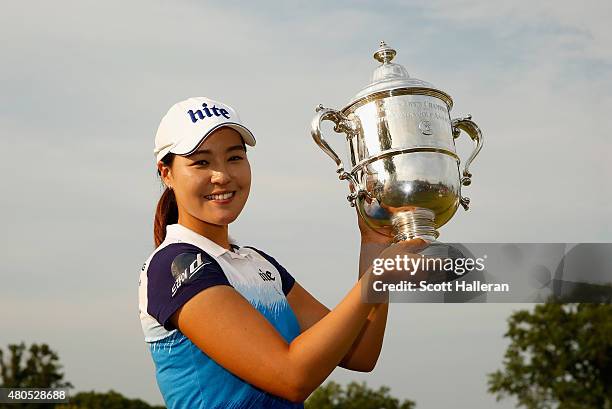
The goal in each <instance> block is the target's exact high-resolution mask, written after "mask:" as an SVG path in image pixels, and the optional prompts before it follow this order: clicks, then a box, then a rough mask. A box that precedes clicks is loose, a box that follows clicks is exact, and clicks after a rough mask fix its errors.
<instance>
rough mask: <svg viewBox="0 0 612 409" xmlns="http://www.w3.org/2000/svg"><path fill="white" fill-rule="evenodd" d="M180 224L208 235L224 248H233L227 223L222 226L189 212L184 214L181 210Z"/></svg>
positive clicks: (205, 235)
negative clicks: (207, 221)
mask: <svg viewBox="0 0 612 409" xmlns="http://www.w3.org/2000/svg"><path fill="white" fill-rule="evenodd" d="M178 224H180V225H183V226H185V227H187V228H188V229H190V230H193V231H195V232H196V233H198V234H200V235H202V236H204V237H206V238H207V239H209V240H211V241H214V242H215V243H217V244H218V245H219V246H221V247H223V248H224V249H227V250H230V249H231V247H230V244H229V236H228V231H227V225H224V226H220V225H217V224H211V223H206V222H204V221H202V220H200V219H198V218H195V217H193V216H191V215H189V214H187V216H184V212H181V213H180V214H179V218H178Z"/></svg>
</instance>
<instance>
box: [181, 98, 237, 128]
mask: <svg viewBox="0 0 612 409" xmlns="http://www.w3.org/2000/svg"><path fill="white" fill-rule="evenodd" d="M202 111H203V112H202ZM187 113H188V114H189V117H190V118H191V122H193V123H194V124H195V123H196V122H198V119H204V115H206V116H207V117H208V118H210V117H213V116H222V117H224V118H225V119H230V115H229V112H227V110H226V109H223V108H221V109H219V108H217V107H216V106H215V105H213V106H212V108H208V104H206V102H204V103H203V104H202V109H196V110H195V111H194V110H193V109H190V110H189V111H187ZM196 115H197V117H196Z"/></svg>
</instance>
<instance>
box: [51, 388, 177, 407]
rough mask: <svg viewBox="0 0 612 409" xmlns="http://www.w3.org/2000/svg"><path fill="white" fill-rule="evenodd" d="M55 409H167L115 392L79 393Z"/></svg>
mask: <svg viewBox="0 0 612 409" xmlns="http://www.w3.org/2000/svg"><path fill="white" fill-rule="evenodd" d="M55 409H165V407H164V406H151V405H149V404H148V403H146V402H144V401H142V400H140V399H128V398H126V397H125V396H123V395H121V394H119V393H117V392H115V391H113V390H112V389H111V390H110V391H108V392H106V393H98V392H94V391H91V392H79V393H77V394H76V395H74V396H70V403H69V404H65V405H57V406H55Z"/></svg>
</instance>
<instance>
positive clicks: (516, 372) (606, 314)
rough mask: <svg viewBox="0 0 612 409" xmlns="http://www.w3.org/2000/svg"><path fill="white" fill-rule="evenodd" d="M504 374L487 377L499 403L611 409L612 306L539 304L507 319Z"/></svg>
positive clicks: (531, 407)
mask: <svg viewBox="0 0 612 409" xmlns="http://www.w3.org/2000/svg"><path fill="white" fill-rule="evenodd" d="M505 337H507V338H509V339H510V340H511V343H510V346H509V347H508V349H507V350H506V353H505V356H504V361H503V365H504V369H503V371H502V370H498V371H496V372H494V373H492V374H489V375H488V385H489V392H491V393H494V394H496V398H497V400H500V399H503V398H504V397H506V396H508V395H512V396H514V397H516V398H517V400H518V403H519V405H521V406H523V407H525V408H528V409H550V408H558V409H574V408H581V409H590V408H593V409H595V408H598V409H602V408H603V409H605V408H608V409H611V408H612V305H609V304H559V303H548V304H541V305H537V306H536V307H535V309H534V311H533V312H529V311H517V312H515V313H514V314H512V316H511V317H510V318H509V319H508V331H507V332H506V334H505Z"/></svg>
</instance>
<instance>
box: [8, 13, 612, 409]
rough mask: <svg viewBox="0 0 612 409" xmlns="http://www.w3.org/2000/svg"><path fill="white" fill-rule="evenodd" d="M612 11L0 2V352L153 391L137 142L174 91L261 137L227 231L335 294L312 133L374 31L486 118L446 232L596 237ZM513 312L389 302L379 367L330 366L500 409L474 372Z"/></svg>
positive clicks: (345, 220)
mask: <svg viewBox="0 0 612 409" xmlns="http://www.w3.org/2000/svg"><path fill="white" fill-rule="evenodd" d="M611 14H612V10H611V6H610V5H609V4H607V3H606V2H587V3H586V4H575V3H573V2H550V1H549V2H537V4H536V3H534V2H527V1H515V2H511V3H508V4H506V3H502V2H485V1H457V2H448V1H414V2H399V1H377V2H364V1H362V2H346V1H345V2H333V3H330V2H321V1H311V2H308V3H304V2H257V3H253V2H244V3H243V2H222V3H215V2H197V1H183V2H173V3H169V2H161V1H152V2H144V1H133V2H129V3H127V2H113V1H109V2H103V3H102V2H93V1H56V2H52V3H50V2H42V1H34V2H28V3H11V4H10V6H7V7H5V8H4V10H3V13H2V15H0V47H1V49H2V64H0V84H1V86H2V96H1V97H0V130H1V135H2V141H3V145H4V147H5V151H4V152H5V154H4V155H3V159H4V160H2V161H1V162H0V170H1V171H2V174H3V175H5V178H4V180H3V182H4V184H3V188H4V193H3V195H2V201H1V202H0V207H1V209H2V211H3V213H4V214H5V215H6V216H5V220H4V224H3V232H4V234H3V235H2V238H1V239H0V240H2V246H1V248H2V250H1V253H0V256H1V260H2V265H3V268H2V270H0V274H1V275H2V278H3V282H4V283H8V284H9V285H6V284H5V285H4V286H2V288H0V307H1V308H2V309H3V310H4V311H10V312H11V313H10V314H8V316H7V318H6V320H5V323H4V328H5V330H4V331H2V332H1V333H0V345H6V344H8V343H9V342H18V341H20V340H24V341H26V342H48V343H49V344H50V345H51V346H52V347H53V348H54V349H56V350H57V351H58V352H59V354H60V357H61V358H62V361H63V362H64V364H65V369H66V373H67V377H68V378H69V379H70V380H71V381H72V382H73V383H74V385H75V386H76V388H77V389H78V390H84V389H92V388H95V389H97V390H107V389H109V388H114V389H116V390H119V391H120V392H122V393H124V394H126V395H128V396H133V397H140V398H143V399H146V400H148V401H150V402H160V401H161V397H160V395H159V392H158V391H157V388H156V385H155V379H154V373H153V367H152V362H151V361H150V358H149V356H148V355H147V352H146V349H145V347H144V343H143V342H142V334H141V330H140V324H139V321H138V315H137V300H136V291H137V281H138V272H139V269H140V266H141V265H142V262H143V261H144V260H145V259H146V258H147V257H148V255H149V254H150V252H151V251H152V218H153V211H154V208H155V204H156V201H157V198H158V196H159V193H160V185H159V181H158V180H157V179H156V174H155V164H154V159H153V152H152V151H153V137H154V133H155V130H156V128H157V125H158V124H159V120H160V119H161V117H162V116H163V114H164V113H165V112H166V110H167V109H168V108H169V107H170V106H171V105H172V104H173V103H174V102H176V101H179V100H182V99H184V98H186V97H189V96H197V95H206V96H209V97H212V98H216V99H219V100H221V101H225V102H227V103H229V104H231V105H233V106H235V107H236V108H237V109H238V110H239V112H240V113H241V116H242V118H243V119H244V120H245V121H246V122H247V123H249V124H251V127H252V128H253V130H254V131H255V133H256V136H257V140H258V145H257V147H256V148H255V149H253V150H252V151H251V152H250V159H251V162H252V166H253V174H254V179H253V188H252V193H251V197H250V199H249V203H248V204H247V207H246V209H245V211H244V213H243V214H242V215H241V217H240V219H239V220H238V221H237V222H236V223H235V226H232V229H231V233H232V235H233V236H235V237H236V238H237V239H238V240H239V241H241V242H242V243H244V244H253V245H256V246H258V247H259V248H262V249H264V250H265V251H267V252H268V253H270V254H273V255H274V256H275V257H276V258H277V259H278V260H280V261H281V262H282V263H283V264H285V265H286V267H288V268H289V270H290V271H292V273H293V274H294V276H296V278H297V279H298V280H299V281H300V282H301V283H302V284H303V285H304V286H305V287H306V288H308V289H309V291H310V292H311V293H313V294H315V295H316V296H317V297H319V298H320V299H321V300H322V301H323V302H325V303H326V304H327V305H328V306H333V305H335V304H336V303H337V302H338V301H339V300H340V299H341V297H342V296H343V295H344V294H345V292H346V291H347V290H348V289H349V288H350V287H351V285H352V282H353V281H354V279H355V276H356V267H357V255H358V231H357V227H356V223H355V215H354V213H353V212H354V211H353V210H352V209H351V208H349V207H348V205H347V203H346V201H345V196H346V193H347V187H346V186H345V185H344V184H343V183H342V182H340V181H338V180H337V179H336V175H335V172H334V166H333V163H332V162H331V160H329V158H327V157H326V156H325V155H324V154H323V153H322V152H321V151H320V150H319V149H318V148H317V147H316V146H315V145H314V143H313V142H312V140H311V138H310V136H309V132H308V127H309V124H310V120H311V118H312V116H313V114H314V108H315V106H316V105H317V104H319V103H323V104H325V105H326V106H331V107H336V108H340V107H342V106H343V105H344V104H346V103H347V102H348V101H349V100H350V99H351V98H352V97H353V96H354V95H355V94H356V93H357V92H358V91H359V90H360V89H361V88H362V87H364V86H365V85H367V83H368V82H369V77H370V75H371V73H372V70H373V69H374V68H375V67H376V64H375V61H374V60H373V59H372V58H371V55H372V53H373V51H374V50H375V49H376V47H377V45H378V42H379V41H380V40H382V39H384V40H386V41H387V43H388V44H390V45H391V46H393V47H394V48H396V49H397V51H398V55H397V58H396V61H397V62H398V63H400V64H403V65H404V66H405V67H406V68H407V70H408V72H409V73H410V74H411V75H412V76H415V77H418V78H421V79H423V80H426V81H429V82H432V83H434V84H435V85H437V86H438V87H440V88H441V89H443V90H446V91H447V92H448V93H449V94H451V95H452V96H453V98H454V100H455V107H454V109H453V111H452V116H453V117H457V116H461V115H464V114H466V113H468V112H469V113H472V114H473V116H474V119H475V120H476V121H477V122H478V123H479V124H480V125H481V127H482V129H483V130H484V132H485V137H486V145H485V148H484V149H483V150H482V152H481V154H480V155H479V157H478V158H477V159H476V161H475V162H474V163H473V165H472V167H471V170H472V173H473V174H474V177H473V183H472V186H470V187H469V188H468V189H466V192H465V193H466V194H467V195H468V196H469V197H470V198H471V199H472V206H471V209H470V211H469V212H463V210H462V209H460V210H459V211H458V213H457V215H456V216H455V218H453V220H452V221H451V222H450V223H449V224H448V225H447V226H445V227H444V228H443V229H442V230H441V233H442V236H441V239H442V240H445V241H449V242H451V241H463V242H479V241H481V242H484V241H492V242H513V241H516V242H549V241H550V242H609V241H611V239H612V230H611V228H610V225H611V224H610V223H609V221H610V219H611V216H612V210H611V209H612V207H610V205H609V203H610V202H611V200H612V189H611V188H610V183H609V182H608V181H607V180H606V176H608V175H610V174H612V165H611V164H610V163H611V162H610V160H609V152H610V148H611V147H612V146H611V143H610V138H609V135H610V134H611V132H612V125H611V121H610V120H609V112H610V110H611V108H612V70H611V67H612V49H611V48H610V47H609V44H610V43H611V42H612V29H610V28H609V23H608V21H609V18H610V16H611ZM327 131H330V129H328V130H327ZM465 139H466V140H464V141H461V142H460V143H459V145H458V149H459V152H460V153H461V154H462V157H464V158H465V157H466V155H467V154H468V153H469V151H470V149H471V145H470V144H469V143H468V141H467V138H465ZM330 140H332V141H334V142H335V143H336V144H335V146H336V147H338V149H339V150H341V149H343V147H342V137H339V136H338V137H337V139H335V140H334V139H333V137H332V136H331V135H330ZM520 307H521V305H504V304H501V305H488V304H487V305H484V304H478V305H402V304H397V305H393V306H392V308H391V317H390V322H389V330H388V334H387V337H386V339H385V346H384V350H383V355H382V357H381V361H380V362H379V365H378V367H377V368H376V370H375V371H374V372H373V373H371V374H368V375H363V376H357V375H356V374H352V373H349V372H346V371H344V370H337V371H336V372H334V374H333V375H332V378H333V379H336V380H340V381H348V380H350V379H364V380H367V381H368V383H369V384H371V385H373V386H376V385H383V384H384V385H389V386H390V387H391V388H392V391H393V393H394V394H396V395H398V396H403V397H407V398H411V399H414V400H416V401H417V403H418V407H419V408H421V409H427V408H438V407H441V406H443V405H448V404H450V403H453V404H454V405H455V406H459V407H472V408H490V407H500V408H504V407H508V408H509V407H512V405H511V402H510V401H508V402H502V403H499V404H497V406H494V405H496V404H495V401H494V398H493V397H491V396H490V395H488V394H487V393H486V385H485V377H484V374H485V373H487V372H490V371H492V370H494V369H496V368H497V367H499V366H500V363H501V358H502V355H503V350H504V347H505V345H506V342H505V341H504V340H503V339H502V334H503V332H504V329H505V319H506V318H507V316H508V315H509V313H510V312H511V311H512V310H514V309H516V308H520ZM398 363H399V364H398ZM440 388H443V389H444V390H445V391H446V392H445V393H443V394H441V393H439V390H440Z"/></svg>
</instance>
